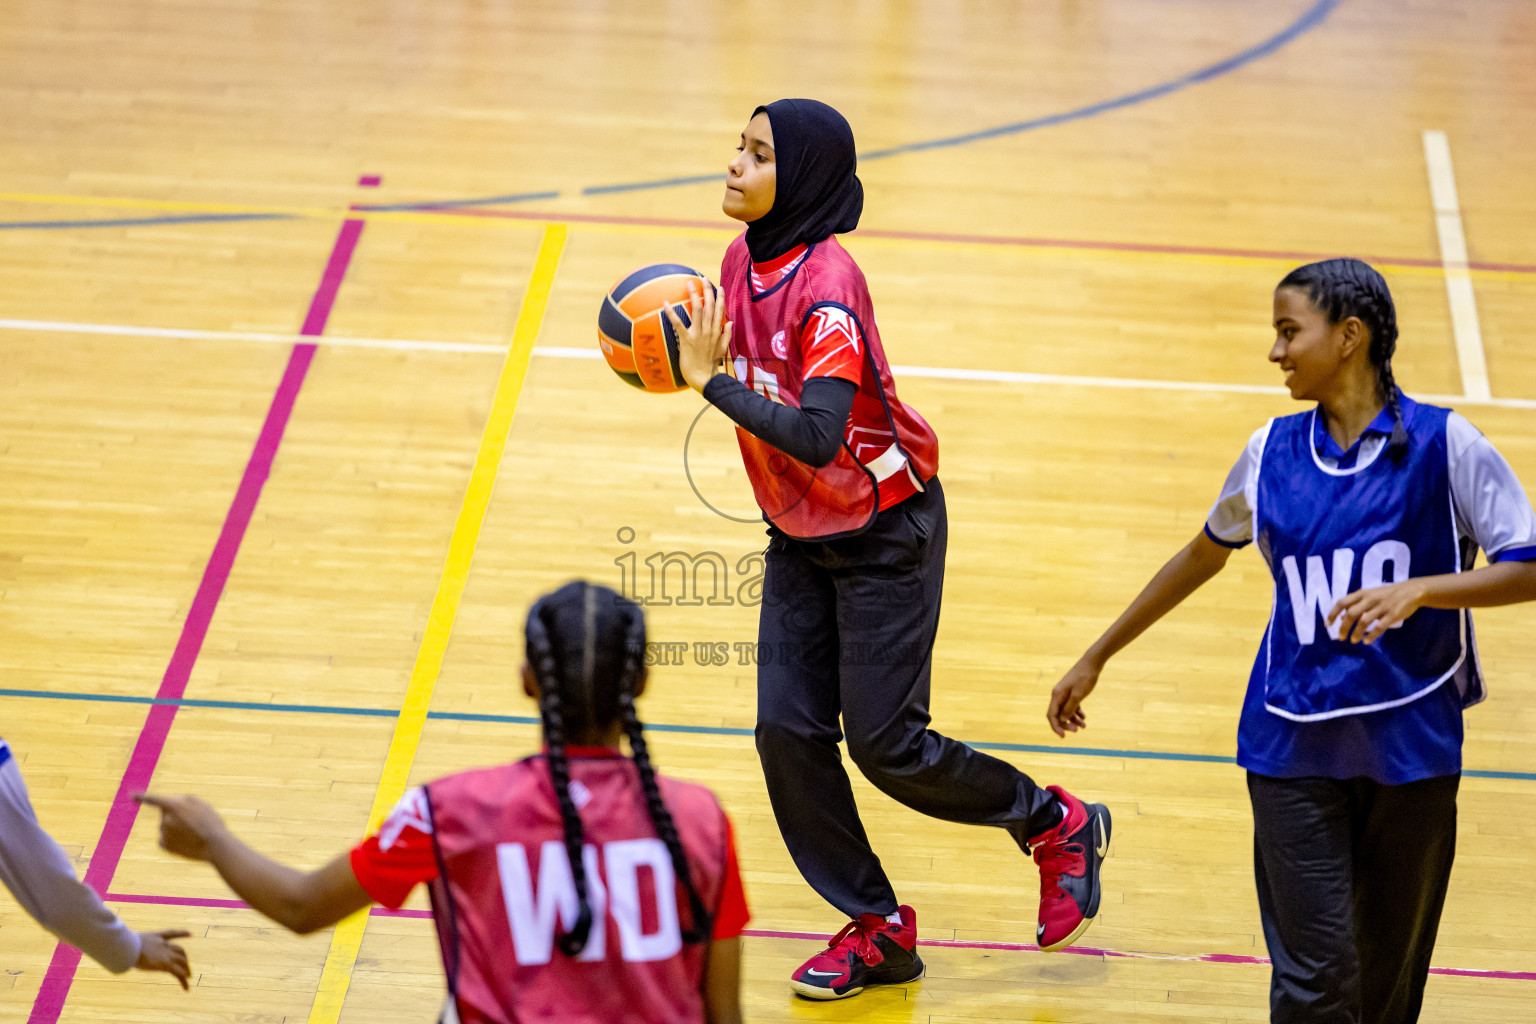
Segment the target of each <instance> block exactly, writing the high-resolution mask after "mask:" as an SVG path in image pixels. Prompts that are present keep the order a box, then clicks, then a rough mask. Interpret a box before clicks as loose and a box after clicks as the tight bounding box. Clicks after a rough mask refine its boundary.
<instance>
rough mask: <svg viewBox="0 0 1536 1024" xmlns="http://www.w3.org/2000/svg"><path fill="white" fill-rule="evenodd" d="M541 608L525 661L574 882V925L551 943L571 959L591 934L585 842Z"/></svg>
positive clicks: (532, 617) (531, 625)
mask: <svg viewBox="0 0 1536 1024" xmlns="http://www.w3.org/2000/svg"><path fill="white" fill-rule="evenodd" d="M543 611H544V609H543V607H542V606H541V605H535V606H534V609H533V611H532V612H531V613H530V614H529V616H528V625H527V638H528V656H529V658H528V660H529V663H530V664H531V665H532V666H533V674H534V677H535V678H536V679H537V680H538V683H539V716H540V718H541V719H542V720H543V724H544V742H545V743H546V744H548V746H549V757H548V761H549V778H550V782H551V783H553V784H554V787H555V799H556V800H558V801H559V803H560V820H561V823H562V824H563V825H564V828H565V852H566V856H567V857H569V858H570V862H571V878H572V880H573V881H575V883H576V901H577V905H578V906H577V916H576V924H575V926H574V927H572V928H571V930H570V931H568V932H564V933H562V934H561V935H560V936H559V937H558V938H557V939H556V940H555V941H556V944H557V945H558V946H559V947H560V952H562V953H564V954H565V955H566V956H569V957H574V956H576V955H577V954H579V953H580V952H581V951H582V949H584V948H585V947H586V945H587V936H588V935H589V934H590V933H591V931H592V907H591V905H590V903H589V902H588V900H587V867H586V862H585V859H584V858H583V855H582V845H583V841H584V839H585V836H584V835H583V831H582V826H581V815H580V814H579V813H578V812H577V810H576V801H575V800H573V799H572V798H571V767H570V761H569V760H568V759H567V757H566V752H565V711H564V707H563V704H562V699H561V689H562V687H561V680H560V672H559V666H557V665H556V663H555V652H554V647H553V646H552V645H551V644H550V641H549V631H548V628H547V626H546V624H545V622H544V619H543Z"/></svg>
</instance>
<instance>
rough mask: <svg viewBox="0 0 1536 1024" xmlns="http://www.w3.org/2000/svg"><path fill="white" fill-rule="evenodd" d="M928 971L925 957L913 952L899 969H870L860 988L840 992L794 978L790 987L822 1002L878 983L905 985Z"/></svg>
mask: <svg viewBox="0 0 1536 1024" xmlns="http://www.w3.org/2000/svg"><path fill="white" fill-rule="evenodd" d="M927 972H928V966H927V965H926V964H924V963H923V958H922V957H920V956H918V955H917V954H916V953H913V954H912V962H911V963H910V964H907V965H905V966H904V967H902V968H901V969H899V970H897V969H894V968H887V969H886V970H885V971H880V970H872V971H870V972H869V974H868V976H867V977H866V978H865V979H864V984H862V985H860V986H859V987H858V988H848V989H844V990H843V991H841V992H838V991H837V990H835V989H831V988H824V987H822V986H820V985H807V984H806V983H805V982H803V981H796V980H794V979H793V978H791V979H790V982H789V987H790V989H791V990H792V991H793V992H794V993H795V995H798V996H803V997H804V998H806V999H815V1000H819V1001H821V1002H825V1001H827V1000H830V999H847V998H849V997H850V996H856V995H858V994H859V993H860V992H863V991H864V990H865V989H866V988H872V987H875V986H878V985H905V984H907V983H908V982H911V981H916V980H917V979H918V978H921V977H922V976H923V975H924V974H926V973H927Z"/></svg>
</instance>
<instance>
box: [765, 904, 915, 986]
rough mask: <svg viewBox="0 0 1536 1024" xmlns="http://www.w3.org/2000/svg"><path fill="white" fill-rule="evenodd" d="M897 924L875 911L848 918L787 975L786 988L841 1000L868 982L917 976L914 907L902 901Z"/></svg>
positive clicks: (894, 982)
mask: <svg viewBox="0 0 1536 1024" xmlns="http://www.w3.org/2000/svg"><path fill="white" fill-rule="evenodd" d="M898 913H899V914H900V915H901V923H900V924H892V923H891V922H890V921H887V920H886V919H885V918H883V917H881V916H880V915H879V914H865V915H863V916H862V917H860V918H858V919H857V920H854V921H849V922H848V923H847V924H846V925H844V926H843V930H842V931H840V932H838V933H837V934H836V935H834V936H832V940H831V941H830V942H828V943H827V948H826V949H824V950H822V951H821V952H820V953H817V954H816V955H815V956H813V957H811V958H810V959H809V960H807V961H806V962H805V963H803V964H801V965H800V969H799V970H797V971H795V973H794V974H792V975H790V979H789V987H790V988H792V989H794V990H795V992H797V993H798V994H800V995H802V996H805V998H807V999H846V998H848V997H849V996H856V995H858V994H859V993H860V992H862V991H864V989H865V988H867V987H869V986H870V985H899V984H901V983H903V982H907V981H916V980H917V979H918V978H921V977H922V976H923V971H924V970H926V968H925V967H924V966H923V958H922V957H920V956H918V955H917V911H915V910H913V909H912V908H911V907H907V906H903V907H901V908H900V910H899V911H898Z"/></svg>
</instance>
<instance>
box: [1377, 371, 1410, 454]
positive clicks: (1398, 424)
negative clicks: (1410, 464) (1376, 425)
mask: <svg viewBox="0 0 1536 1024" xmlns="http://www.w3.org/2000/svg"><path fill="white" fill-rule="evenodd" d="M1376 379H1377V380H1378V381H1380V383H1381V390H1382V391H1384V392H1386V395H1387V408H1389V409H1391V410H1392V437H1391V439H1390V440H1389V441H1387V454H1388V455H1390V456H1391V457H1392V461H1393V462H1402V461H1403V457H1404V456H1405V455H1407V454H1408V428H1407V427H1405V426H1404V425H1403V407H1402V403H1401V402H1399V401H1398V397H1399V395H1400V394H1401V392H1399V391H1398V389H1397V381H1396V380H1394V379H1393V377H1392V360H1390V359H1383V360H1382V361H1381V365H1380V366H1378V367H1377V368H1376Z"/></svg>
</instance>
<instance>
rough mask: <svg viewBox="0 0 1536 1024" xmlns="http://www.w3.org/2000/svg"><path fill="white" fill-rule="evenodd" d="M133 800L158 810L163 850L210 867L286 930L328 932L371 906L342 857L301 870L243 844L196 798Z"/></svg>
mask: <svg viewBox="0 0 1536 1024" xmlns="http://www.w3.org/2000/svg"><path fill="white" fill-rule="evenodd" d="M134 799H135V800H137V801H138V802H139V803H141V804H146V805H148V806H150V807H158V808H160V812H161V818H160V845H161V846H162V847H164V848H165V849H167V850H169V851H170V852H171V853H174V854H178V855H180V856H182V857H187V858H190V859H191V860H201V861H207V862H208V863H209V864H212V865H213V866H214V869H215V870H217V871H218V873H219V874H220V875H221V876H223V878H224V881H225V882H227V883H228V884H229V887H230V888H231V889H233V890H234V891H235V894H236V895H238V896H239V897H240V898H241V899H243V900H245V902H246V903H249V904H250V905H251V906H252V907H254V908H255V909H256V910H258V911H260V912H261V913H263V914H265V915H266V916H268V917H270V918H271V919H272V920H274V921H276V922H277V923H278V924H280V925H282V926H283V927H284V928H287V929H288V930H289V931H294V932H298V933H299V934H300V935H307V934H309V933H310V932H314V931H319V930H320V929H321V928H329V927H330V926H331V925H333V924H335V923H336V922H337V921H340V920H341V919H342V918H344V917H347V916H349V915H351V914H353V913H355V912H357V911H359V910H362V909H363V908H364V907H366V906H368V905H370V904H371V903H372V902H373V897H371V896H369V895H368V893H367V892H366V891H364V889H363V887H362V886H361V885H360V884H358V881H357V876H355V875H354V874H353V873H352V865H351V864H350V863H349V861H348V858H347V855H346V854H342V855H341V856H340V857H337V858H336V859H335V860H333V861H331V862H330V863H329V864H327V865H325V867H322V868H317V869H316V870H314V871H308V872H305V871H299V870H296V869H294V868H290V867H288V866H287V865H285V864H279V863H278V862H277V861H275V860H273V859H272V858H270V857H267V856H264V855H263V854H260V853H257V852H256V851H255V850H253V849H251V848H250V847H249V846H247V845H246V844H245V843H243V842H241V841H240V840H239V839H238V838H236V836H235V834H234V833H233V832H231V831H230V830H229V828H228V827H227V826H226V825H225V824H224V821H223V819H222V818H220V817H219V814H218V812H217V811H215V810H214V809H213V808H212V807H210V806H209V805H208V804H207V803H205V802H204V801H202V800H199V799H198V798H197V797H195V796H178V797H162V796H153V795H151V794H149V793H140V794H139V795H138V796H136V797H134Z"/></svg>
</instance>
